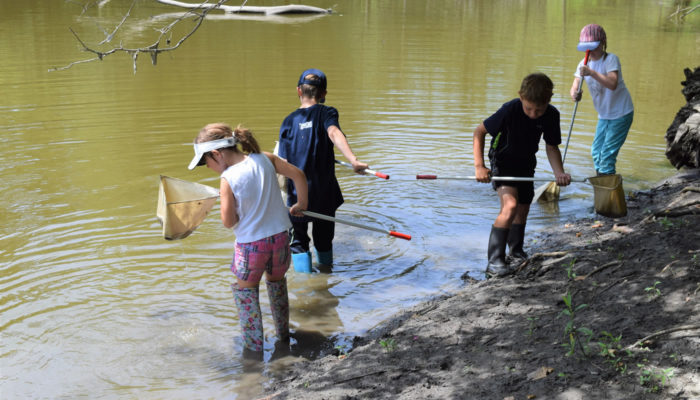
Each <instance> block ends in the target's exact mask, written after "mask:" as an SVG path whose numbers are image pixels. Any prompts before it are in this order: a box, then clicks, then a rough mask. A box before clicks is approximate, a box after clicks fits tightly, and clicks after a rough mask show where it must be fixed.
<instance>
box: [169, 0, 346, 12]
mask: <svg viewBox="0 0 700 400" xmlns="http://www.w3.org/2000/svg"><path fill="white" fill-rule="evenodd" d="M157 1H158V2H159V3H162V4H168V5H171V6H176V7H183V8H187V9H190V10H194V9H202V8H204V9H210V8H217V5H216V4H206V3H197V4H192V3H185V2H182V1H175V0H157ZM218 8H219V9H220V10H222V11H224V12H227V13H232V14H264V15H279V14H330V13H331V12H332V10H331V9H325V8H320V7H313V6H305V5H301V4H288V5H285V6H268V7H263V6H225V5H221V6H218Z"/></svg>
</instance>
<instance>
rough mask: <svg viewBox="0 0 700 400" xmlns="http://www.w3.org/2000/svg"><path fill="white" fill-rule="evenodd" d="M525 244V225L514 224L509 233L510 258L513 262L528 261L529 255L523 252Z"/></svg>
mask: <svg viewBox="0 0 700 400" xmlns="http://www.w3.org/2000/svg"><path fill="white" fill-rule="evenodd" d="M523 243H525V224H513V225H511V226H510V233H508V248H509V249H510V251H509V252H508V256H510V257H511V258H512V259H513V260H516V261H517V260H520V261H522V260H526V259H527V253H526V252H525V251H524V250H523Z"/></svg>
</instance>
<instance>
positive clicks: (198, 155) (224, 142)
mask: <svg viewBox="0 0 700 400" xmlns="http://www.w3.org/2000/svg"><path fill="white" fill-rule="evenodd" d="M236 143H238V140H236V138H232V137H231V138H226V139H218V140H211V141H208V142H203V143H195V144H194V158H192V161H191V162H190V165H189V166H188V167H187V169H194V168H195V167H196V166H198V165H204V163H202V162H201V161H202V156H204V154H206V153H208V152H210V151H212V150H217V149H223V148H225V147H232V146H235V145H236Z"/></svg>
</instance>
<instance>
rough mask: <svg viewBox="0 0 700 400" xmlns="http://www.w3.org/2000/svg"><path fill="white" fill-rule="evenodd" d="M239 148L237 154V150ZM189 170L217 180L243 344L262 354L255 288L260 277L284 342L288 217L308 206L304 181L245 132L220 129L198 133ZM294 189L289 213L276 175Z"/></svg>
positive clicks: (300, 173)
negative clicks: (231, 237) (229, 235)
mask: <svg viewBox="0 0 700 400" xmlns="http://www.w3.org/2000/svg"><path fill="white" fill-rule="evenodd" d="M239 146H240V149H239ZM194 153H195V156H194V158H193V159H192V162H191V163H190V165H189V169H194V168H195V167H196V166H198V165H206V166H207V167H208V168H210V169H212V170H214V171H215V172H216V173H218V174H220V175H221V183H220V190H219V192H220V196H221V198H220V200H221V221H222V222H223V224H224V226H225V227H227V228H233V230H234V233H235V235H236V243H235V253H234V257H233V262H232V264H231V271H232V272H233V273H234V275H236V283H234V284H232V285H231V289H232V290H233V298H234V300H235V302H236V306H237V307H238V316H239V321H240V323H241V331H242V334H243V343H244V346H245V348H246V349H248V350H252V351H254V352H262V350H263V339H264V337H263V327H262V318H261V311H260V302H259V283H260V279H261V278H262V275H263V273H264V274H265V277H266V284H267V292H268V295H269V298H270V307H271V308H272V317H273V320H274V323H275V329H276V331H277V337H278V338H279V340H281V341H283V342H285V341H288V340H289V299H288V296H287V280H286V278H285V273H286V272H287V270H288V269H289V263H290V254H291V252H290V249H289V234H288V230H289V228H290V227H291V222H290V220H289V214H290V213H291V214H292V215H295V216H303V214H302V211H304V210H306V207H307V204H308V197H307V185H306V176H305V175H304V172H303V171H301V170H300V169H299V168H297V167H295V166H293V165H292V164H289V163H288V162H286V161H285V160H283V159H281V158H279V157H277V156H276V155H274V154H271V153H267V152H265V153H261V151H260V147H259V146H258V143H257V141H256V140H255V138H254V137H253V135H252V132H251V131H250V130H248V129H245V128H243V127H241V126H240V125H239V126H238V127H236V129H235V130H232V129H231V127H230V126H228V125H226V124H223V123H214V124H209V125H207V126H205V127H204V128H202V130H201V131H200V132H199V134H198V135H197V137H196V138H195V140H194ZM276 174H281V175H284V176H286V177H287V178H289V179H291V180H292V181H293V182H294V185H295V186H296V187H297V203H296V204H294V205H292V206H291V207H290V208H289V210H287V207H286V206H285V205H284V203H283V201H282V196H281V194H280V189H279V185H278V181H277V175H276Z"/></svg>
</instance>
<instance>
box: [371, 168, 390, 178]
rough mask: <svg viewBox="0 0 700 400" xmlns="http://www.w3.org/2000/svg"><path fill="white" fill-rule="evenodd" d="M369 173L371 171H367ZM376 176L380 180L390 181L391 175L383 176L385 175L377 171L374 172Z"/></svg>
mask: <svg viewBox="0 0 700 400" xmlns="http://www.w3.org/2000/svg"><path fill="white" fill-rule="evenodd" d="M367 171H369V170H367ZM374 176H376V177H378V178H382V179H389V175H387V174H383V173H381V172H377V171H374Z"/></svg>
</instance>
